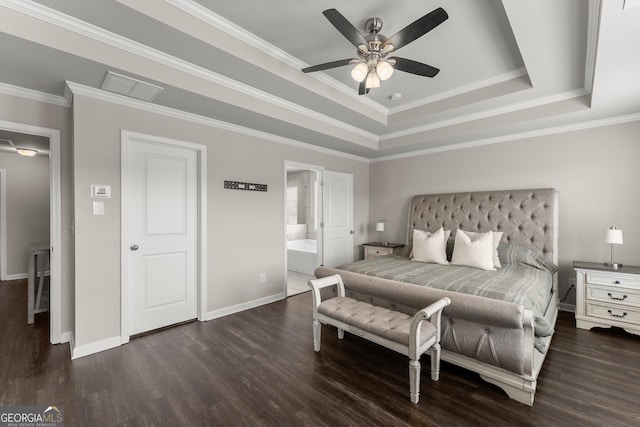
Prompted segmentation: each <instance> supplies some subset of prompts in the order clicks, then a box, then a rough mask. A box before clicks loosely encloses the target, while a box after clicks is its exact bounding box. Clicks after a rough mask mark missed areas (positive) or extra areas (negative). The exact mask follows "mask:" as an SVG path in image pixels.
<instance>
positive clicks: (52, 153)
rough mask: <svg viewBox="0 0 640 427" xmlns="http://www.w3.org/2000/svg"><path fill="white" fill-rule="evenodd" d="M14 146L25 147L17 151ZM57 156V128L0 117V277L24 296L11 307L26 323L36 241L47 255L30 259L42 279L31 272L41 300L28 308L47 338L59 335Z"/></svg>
mask: <svg viewBox="0 0 640 427" xmlns="http://www.w3.org/2000/svg"><path fill="white" fill-rule="evenodd" d="M18 149H27V151H23V153H22V155H21V154H18ZM29 150H32V151H29ZM20 151H22V150H20ZM28 154H31V156H27V155H28ZM59 156H60V131H58V130H55V129H48V128H41V127H38V126H32V125H26V124H20V123H13V122H6V121H0V168H1V169H3V170H4V172H3V173H2V181H3V182H2V183H0V188H2V194H1V197H2V202H3V203H2V208H3V209H0V211H1V212H0V223H1V224H2V227H0V230H1V231H2V233H1V234H0V246H1V252H2V253H1V254H0V280H2V281H3V282H2V284H5V283H6V284H11V289H12V290H15V291H16V292H19V293H21V295H19V296H18V297H17V298H18V300H20V301H22V300H24V301H23V303H21V304H19V307H16V313H14V315H16V316H18V317H19V321H20V323H24V324H25V325H26V324H27V322H28V321H29V320H30V318H31V315H29V314H28V313H29V309H28V307H31V304H30V303H29V302H30V300H31V298H30V297H28V295H29V294H30V292H29V288H31V287H29V286H28V283H29V282H28V280H27V277H28V273H29V270H30V269H29V266H30V265H29V264H30V263H29V259H30V257H29V255H28V254H29V249H30V248H31V249H33V246H34V245H40V246H42V250H43V251H46V252H47V256H46V257H45V256H42V254H40V255H41V256H40V258H39V259H37V258H36V259H35V260H34V261H35V262H34V264H35V265H34V269H35V270H37V271H38V272H39V274H40V275H41V277H42V280H39V279H40V277H38V276H36V277H34V281H33V282H32V283H34V286H33V288H34V289H33V290H34V293H33V302H34V303H35V302H36V300H37V299H39V302H40V305H39V307H33V311H35V312H36V313H34V314H35V316H36V317H39V318H40V319H41V323H43V324H44V325H45V326H46V329H47V330H48V331H47V332H48V335H49V337H50V339H49V340H50V342H51V343H59V342H61V341H62V333H61V283H60V270H61V261H60V254H61V238H60V235H61V232H60V168H59V165H60V157H59ZM49 251H51V256H49ZM54 253H55V255H54ZM34 273H35V271H34ZM35 282H37V283H35ZM37 286H40V288H39V289H42V291H41V292H38V288H37ZM8 289H9V287H7V288H6V289H5V290H8ZM22 294H24V295H22ZM33 311H32V312H31V313H33ZM38 311H40V312H41V313H42V314H38V313H37V312H38ZM41 326H42V325H41Z"/></svg>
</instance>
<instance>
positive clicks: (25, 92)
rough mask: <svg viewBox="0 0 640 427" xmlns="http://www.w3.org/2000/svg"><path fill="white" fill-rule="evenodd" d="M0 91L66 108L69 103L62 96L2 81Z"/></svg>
mask: <svg viewBox="0 0 640 427" xmlns="http://www.w3.org/2000/svg"><path fill="white" fill-rule="evenodd" d="M0 93H3V94H5V95H11V96H16V97H18V98H24V99H30V100H32V101H38V102H44V103H47V104H53V105H58V106H60V107H67V108H68V107H69V106H70V105H71V104H69V103H67V100H66V99H65V98H64V97H62V96H58V95H51V94H49V93H45V92H39V91H37V90H33V89H26V88H23V87H19V86H13V85H10V84H7V83H2V82H0Z"/></svg>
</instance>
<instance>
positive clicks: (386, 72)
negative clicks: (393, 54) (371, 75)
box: [376, 61, 393, 80]
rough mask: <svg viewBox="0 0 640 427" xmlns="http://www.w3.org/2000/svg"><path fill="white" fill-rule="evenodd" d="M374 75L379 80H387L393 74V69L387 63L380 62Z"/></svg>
mask: <svg viewBox="0 0 640 427" xmlns="http://www.w3.org/2000/svg"><path fill="white" fill-rule="evenodd" d="M376 73H378V77H380V80H387V79H388V78H389V77H391V74H393V67H392V66H391V64H389V63H388V62H387V61H380V62H378V65H377V66H376Z"/></svg>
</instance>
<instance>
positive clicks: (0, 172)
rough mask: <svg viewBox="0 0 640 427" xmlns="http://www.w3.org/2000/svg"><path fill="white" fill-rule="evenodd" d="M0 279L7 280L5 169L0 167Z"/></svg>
mask: <svg viewBox="0 0 640 427" xmlns="http://www.w3.org/2000/svg"><path fill="white" fill-rule="evenodd" d="M0 280H7V170H6V169H0Z"/></svg>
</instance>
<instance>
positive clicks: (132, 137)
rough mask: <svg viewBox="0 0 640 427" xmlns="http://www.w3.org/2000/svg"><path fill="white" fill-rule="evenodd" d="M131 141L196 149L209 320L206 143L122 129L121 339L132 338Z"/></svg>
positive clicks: (201, 289)
mask: <svg viewBox="0 0 640 427" xmlns="http://www.w3.org/2000/svg"><path fill="white" fill-rule="evenodd" d="M132 141H140V142H147V143H153V144H160V145H166V146H171V147H179V148H186V149H190V150H193V151H195V152H196V153H197V157H198V159H197V163H198V255H197V262H198V277H197V282H198V320H200V321H206V320H207V147H206V146H205V145H202V144H194V143H192V142H186V141H180V140H177V139H170V138H164V137H161V136H156V135H148V134H143V133H139V132H132V131H128V130H124V129H123V130H122V131H121V137H120V146H121V164H120V185H121V194H120V203H121V208H120V224H121V226H120V232H121V235H120V236H121V237H120V241H121V245H122V247H121V250H120V262H121V269H120V283H121V287H120V307H121V308H120V337H121V343H122V344H126V343H128V342H129V284H128V274H127V273H128V270H127V268H128V266H127V258H128V257H127V255H128V252H127V248H126V247H125V246H126V244H127V236H128V234H127V232H128V229H127V227H128V224H127V217H126V213H127V206H126V200H127V198H126V192H127V186H126V179H125V174H126V171H127V162H128V145H129V143H130V142H132Z"/></svg>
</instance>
